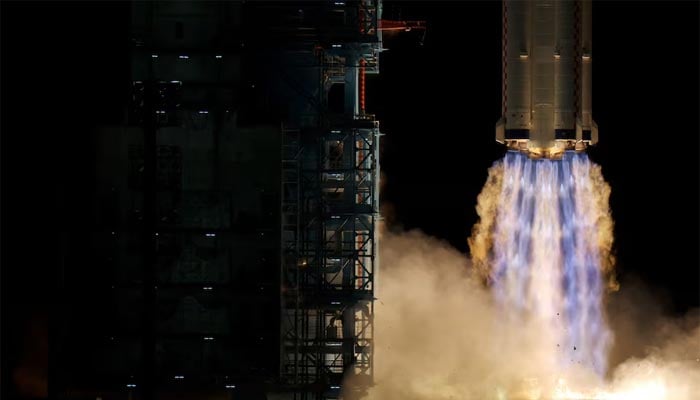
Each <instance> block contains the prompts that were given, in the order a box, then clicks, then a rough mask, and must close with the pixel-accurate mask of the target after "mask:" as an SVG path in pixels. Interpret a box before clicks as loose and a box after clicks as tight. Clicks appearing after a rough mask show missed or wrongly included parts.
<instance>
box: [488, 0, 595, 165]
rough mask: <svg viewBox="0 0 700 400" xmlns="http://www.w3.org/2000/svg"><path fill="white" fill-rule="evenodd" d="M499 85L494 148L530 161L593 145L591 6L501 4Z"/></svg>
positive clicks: (538, 0)
mask: <svg viewBox="0 0 700 400" xmlns="http://www.w3.org/2000/svg"><path fill="white" fill-rule="evenodd" d="M502 79H503V90H502V92H503V104H502V117H501V119H500V120H499V121H498V123H497V124H496V140H497V141H498V142H501V143H504V144H506V145H507V146H508V147H509V148H511V149H516V150H521V151H524V152H526V153H528V154H529V155H530V156H532V157H536V158H538V157H546V158H561V156H562V153H563V151H565V150H583V149H585V148H586V146H588V145H590V144H595V143H596V142H597V141H598V128H597V126H596V124H595V122H594V121H593V120H592V118H591V3H590V1H556V0H533V1H510V0H506V1H504V3H503V78H502Z"/></svg>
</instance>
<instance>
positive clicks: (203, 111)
mask: <svg viewBox="0 0 700 400" xmlns="http://www.w3.org/2000/svg"><path fill="white" fill-rule="evenodd" d="M197 112H198V113H199V114H209V111H207V110H201V111H197Z"/></svg>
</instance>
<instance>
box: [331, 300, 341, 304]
mask: <svg viewBox="0 0 700 400" xmlns="http://www.w3.org/2000/svg"><path fill="white" fill-rule="evenodd" d="M331 304H334V305H339V304H340V302H339V301H331Z"/></svg>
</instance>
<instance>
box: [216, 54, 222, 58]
mask: <svg viewBox="0 0 700 400" xmlns="http://www.w3.org/2000/svg"><path fill="white" fill-rule="evenodd" d="M214 57H216V58H218V59H221V58H222V57H223V56H222V55H220V54H217V55H215V56H214Z"/></svg>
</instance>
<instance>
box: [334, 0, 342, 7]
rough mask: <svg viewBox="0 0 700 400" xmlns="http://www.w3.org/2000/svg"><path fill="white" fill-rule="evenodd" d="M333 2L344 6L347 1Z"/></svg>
mask: <svg viewBox="0 0 700 400" xmlns="http://www.w3.org/2000/svg"><path fill="white" fill-rule="evenodd" d="M333 4H335V5H336V6H344V5H345V2H343V1H336V2H335V3H333Z"/></svg>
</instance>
